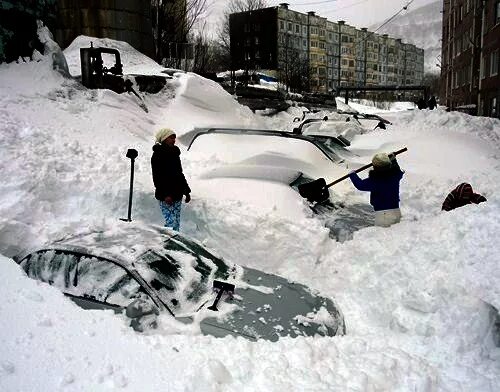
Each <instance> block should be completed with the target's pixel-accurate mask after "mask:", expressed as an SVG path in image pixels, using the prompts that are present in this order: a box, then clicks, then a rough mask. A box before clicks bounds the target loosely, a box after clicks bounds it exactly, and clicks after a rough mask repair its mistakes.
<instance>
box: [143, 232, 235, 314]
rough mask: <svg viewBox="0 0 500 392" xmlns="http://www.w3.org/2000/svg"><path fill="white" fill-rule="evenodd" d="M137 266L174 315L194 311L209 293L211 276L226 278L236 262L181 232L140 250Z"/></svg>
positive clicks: (233, 272)
mask: <svg viewBox="0 0 500 392" xmlns="http://www.w3.org/2000/svg"><path fill="white" fill-rule="evenodd" d="M137 270H138V271H139V273H140V274H141V275H142V277H143V278H144V279H145V280H146V281H147V282H148V283H149V284H150V285H151V287H153V288H154V289H155V290H156V291H157V293H158V295H159V297H160V299H161V300H162V301H163V302H164V304H165V305H166V306H168V307H169V309H170V310H171V311H172V312H173V313H174V314H175V315H176V316H179V315H182V314H190V313H193V312H196V311H197V310H198V309H199V308H200V307H201V306H202V305H203V304H204V303H205V302H206V301H207V300H210V299H211V298H212V297H213V295H212V286H213V281H214V280H228V279H229V278H230V277H231V278H234V277H235V275H236V273H237V268H236V266H229V265H227V264H226V263H225V262H224V261H223V260H222V259H220V258H218V257H216V256H214V255H213V254H211V253H209V252H208V251H207V250H206V249H204V248H203V247H201V246H200V245H198V244H197V243H195V242H193V241H191V240H188V239H186V238H185V237H181V236H175V237H173V238H170V239H169V240H167V241H165V242H164V245H163V247H161V248H160V247H158V248H154V249H149V250H148V251H146V252H145V253H144V254H142V255H141V257H140V258H139V263H138V266H137Z"/></svg>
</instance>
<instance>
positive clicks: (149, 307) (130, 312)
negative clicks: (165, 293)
mask: <svg viewBox="0 0 500 392" xmlns="http://www.w3.org/2000/svg"><path fill="white" fill-rule="evenodd" d="M150 314H156V315H159V314H160V311H159V310H158V308H157V307H156V306H154V305H153V304H152V303H151V302H150V301H146V300H144V299H141V298H138V299H136V300H134V301H133V302H131V303H130V304H129V305H128V306H127V308H126V309H125V315H126V316H127V317H128V318H131V319H135V318H141V317H143V316H147V315H150Z"/></svg>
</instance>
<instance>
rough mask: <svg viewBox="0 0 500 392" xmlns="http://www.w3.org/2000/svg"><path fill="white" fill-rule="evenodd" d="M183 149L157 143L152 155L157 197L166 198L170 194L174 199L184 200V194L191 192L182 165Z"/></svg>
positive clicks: (159, 198)
mask: <svg viewBox="0 0 500 392" xmlns="http://www.w3.org/2000/svg"><path fill="white" fill-rule="evenodd" d="M180 155H181V151H180V150H179V147H177V146H166V145H164V144H155V145H154V146H153V156H152V157H151V169H152V170H153V182H154V185H155V188H156V191H155V197H156V198H157V199H158V200H162V201H163V200H165V198H166V197H167V196H170V197H171V198H172V199H173V200H174V201H179V200H182V196H183V195H188V194H189V193H191V189H190V188H189V185H188V183H187V181H186V178H185V177H184V173H183V172H182V165H181V158H180Z"/></svg>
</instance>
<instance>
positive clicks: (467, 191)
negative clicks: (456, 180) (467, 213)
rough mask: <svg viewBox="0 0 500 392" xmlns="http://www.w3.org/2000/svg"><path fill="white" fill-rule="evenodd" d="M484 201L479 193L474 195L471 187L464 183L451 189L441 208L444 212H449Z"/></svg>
mask: <svg viewBox="0 0 500 392" xmlns="http://www.w3.org/2000/svg"><path fill="white" fill-rule="evenodd" d="M483 201H486V198H485V197H484V196H483V195H480V194H479V193H474V191H473V190H472V186H471V185H470V184H467V183H466V182H462V183H461V184H460V185H459V186H457V187H456V188H455V189H453V190H452V191H451V192H450V193H449V194H448V196H446V199H445V200H444V203H443V206H442V207H441V209H442V210H444V211H451V210H453V209H455V208H458V207H463V206H465V205H467V204H478V203H482V202H483Z"/></svg>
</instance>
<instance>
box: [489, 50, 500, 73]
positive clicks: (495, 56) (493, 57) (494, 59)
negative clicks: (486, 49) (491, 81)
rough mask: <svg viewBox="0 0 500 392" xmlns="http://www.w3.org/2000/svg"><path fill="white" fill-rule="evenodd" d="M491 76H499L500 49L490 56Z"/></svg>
mask: <svg viewBox="0 0 500 392" xmlns="http://www.w3.org/2000/svg"><path fill="white" fill-rule="evenodd" d="M490 56H491V57H490V76H496V75H498V49H497V50H495V51H494V52H492V53H491V55H490Z"/></svg>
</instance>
